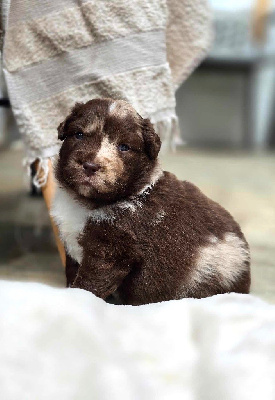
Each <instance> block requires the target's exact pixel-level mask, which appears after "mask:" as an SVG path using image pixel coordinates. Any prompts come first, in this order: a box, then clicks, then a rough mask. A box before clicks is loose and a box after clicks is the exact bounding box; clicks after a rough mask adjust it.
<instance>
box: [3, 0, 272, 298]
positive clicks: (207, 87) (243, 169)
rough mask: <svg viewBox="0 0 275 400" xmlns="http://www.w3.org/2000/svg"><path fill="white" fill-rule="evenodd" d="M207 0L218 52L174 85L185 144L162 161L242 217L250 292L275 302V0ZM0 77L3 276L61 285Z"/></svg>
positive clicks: (55, 256)
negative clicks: (248, 250)
mask: <svg viewBox="0 0 275 400" xmlns="http://www.w3.org/2000/svg"><path fill="white" fill-rule="evenodd" d="M259 4H260V5H259ZM210 5H211V7H212V9H213V25H214V41H213V45H212V48H211V51H210V53H209V54H208V57H207V58H206V59H205V60H204V62H203V63H202V64H201V65H200V66H199V67H198V68H197V69H196V71H195V72H194V73H193V74H192V75H191V76H190V77H189V78H188V79H187V81H186V82H185V83H184V84H183V85H182V86H181V87H180V88H179V90H178V91H177V115H178V117H179V121H180V127H181V135H182V139H183V141H184V145H182V146H180V147H179V148H178V149H177V151H176V152H175V153H174V152H173V153H172V152H167V153H165V154H163V155H162V163H163V167H164V169H166V170H169V171H172V172H174V173H175V174H176V175H177V176H178V177H179V178H181V179H186V180H190V181H192V182H193V183H195V184H196V185H197V186H199V187H200V189H201V190H202V191H203V192H204V193H205V194H206V195H208V196H209V197H211V198H212V199H214V200H216V201H217V202H219V203H220V204H221V205H222V206H224V207H225V208H226V209H227V210H229V211H230V213H231V214H232V215H233V216H234V217H235V219H236V220H237V221H238V222H239V223H240V225H241V227H242V230H243V232H244V234H245V236H246V237H247V240H248V242H249V244H250V247H251V253H252V293H254V294H256V295H258V296H260V297H261V298H263V299H265V300H268V301H269V302H273V303H275V206H274V205H275V185H274V182H275V157H274V146H275V113H274V110H275V3H274V2H272V1H268V0H265V1H262V2H258V1H254V0H253V1H252V0H250V1H249V0H238V1H236V0H231V1H230V2H229V1H219V0H211V1H210ZM259 7H260V8H259ZM261 7H262V8H261ZM0 86H1V89H0V98H1V107H0V188H1V189H0V190H1V193H0V222H1V225H0V229H1V232H0V243H1V244H0V279H14V280H28V281H37V282H44V283H47V284H50V285H54V286H61V287H63V286H64V284H65V279H64V271H63V267H62V265H61V262H60V258H59V255H58V253H57V250H56V246H55V241H54V237H53V234H52V230H51V227H50V221H49V217H48V213H47V210H46V207H45V203H44V201H43V199H42V197H41V196H40V194H39V192H37V190H35V189H34V188H33V187H32V185H31V184H30V179H28V177H26V171H25V170H24V169H23V167H22V159H23V157H24V151H23V146H22V142H21V140H20V136H19V133H18V129H17V127H16V123H15V120H14V118H13V115H12V112H11V109H10V107H9V99H8V96H7V92H6V89H5V83H4V80H3V75H1V76H0Z"/></svg>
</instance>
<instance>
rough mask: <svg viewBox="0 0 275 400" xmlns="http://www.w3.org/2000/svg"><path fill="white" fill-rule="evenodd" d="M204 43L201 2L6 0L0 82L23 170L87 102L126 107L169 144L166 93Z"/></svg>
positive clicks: (169, 97) (54, 144)
mask: <svg viewBox="0 0 275 400" xmlns="http://www.w3.org/2000/svg"><path fill="white" fill-rule="evenodd" d="M210 37H211V30H210V28H209V11H208V8H207V5H206V0H184V1H179V0H168V1H167V2H166V0H150V1H148V0H131V1H130V0H120V1H117V0H109V1H99V0H89V1H87V0H86V1H85V0H82V1H76V0H59V1H52V0H44V1H35V0H11V1H10V7H9V12H8V15H7V18H6V22H5V35H4V49H3V63H4V73H5V77H6V82H7V86H8V91H9V97H10V100H11V103H12V108H13V111H14V114H15V117H16V119H17V122H18V125H19V128H20V131H21V133H22V135H23V138H24V142H25V144H26V150H27V157H28V160H29V162H31V161H33V160H34V159H36V158H40V159H41V160H43V159H46V158H47V157H50V156H52V155H54V154H56V153H57V151H58V149H59V143H58V141H57V134H56V127H57V126H58V124H59V123H60V122H61V121H62V120H63V118H64V117H65V116H66V114H67V113H68V112H69V110H70V108H71V107H72V106H73V105H74V103H75V102H76V101H84V102H85V101H87V100H89V99H91V98H95V97H114V98H119V99H125V100H127V101H128V102H130V103H131V104H132V105H133V106H134V107H135V108H136V109H137V110H138V112H139V113H140V114H141V115H143V116H144V117H149V118H150V119H151V120H152V122H153V123H154V124H155V127H156V130H157V131H158V133H159V134H160V136H161V138H162V140H163V141H164V143H170V144H171V143H173V142H174V141H175V138H176V135H177V117H176V115H175V89H176V88H177V87H178V85H179V84H180V83H181V82H182V81H183V80H184V79H185V78H186V77H187V76H188V74H189V73H190V72H191V71H192V70H193V68H194V67H195V66H196V64H197V63H198V62H199V60H200V59H201V58H202V57H203V56H204V54H205V52H206V50H207V48H208V46H209V42H210ZM166 44H167V51H166Z"/></svg>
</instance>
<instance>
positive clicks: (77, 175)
mask: <svg viewBox="0 0 275 400" xmlns="http://www.w3.org/2000/svg"><path fill="white" fill-rule="evenodd" d="M58 138H59V139H60V140H62V141H63V143H62V146H61V149H60V153H59V159H58V162H57V166H56V177H57V179H58V181H59V182H60V183H61V184H62V185H63V186H64V187H66V188H67V189H70V190H73V191H74V192H75V194H77V195H78V196H80V197H82V198H86V199H87V200H88V199H90V200H92V201H95V202H112V201H116V200H118V199H120V198H123V197H126V196H129V195H132V194H135V193H137V192H138V191H139V190H140V189H141V188H142V187H143V186H144V185H145V184H146V183H148V182H149V181H150V175H151V174H152V171H153V169H154V167H155V165H156V160H157V156H158V152H159V149H160V145H161V142H160V138H159V136H158V135H157V134H156V133H155V131H154V128H153V126H152V124H151V123H150V121H149V120H148V119H143V118H142V117H141V116H140V115H139V114H138V113H137V112H136V111H135V110H134V109H133V107H132V106H131V105H130V104H128V103H126V102H125V101H122V100H112V99H94V100H91V101H88V102H87V103H86V104H79V103H77V104H76V105H75V107H74V108H73V109H72V111H71V113H70V115H69V116H68V117H67V118H66V119H65V120H64V121H63V122H62V123H61V124H60V125H59V127H58Z"/></svg>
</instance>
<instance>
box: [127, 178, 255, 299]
mask: <svg viewBox="0 0 275 400" xmlns="http://www.w3.org/2000/svg"><path fill="white" fill-rule="evenodd" d="M133 220H136V221H135V222H134V221H133V225H132V226H133V227H134V229H135V231H136V236H137V238H138V246H139V248H140V250H141V254H143V263H142V265H141V267H140V269H136V270H135V271H133V272H132V274H130V275H129V277H127V278H126V279H125V282H124V283H123V284H122V287H121V289H120V290H121V292H122V297H123V296H124V298H125V300H126V302H127V303H128V302H129V303H131V304H135V301H136V300H135V299H139V301H137V303H138V304H142V303H147V302H156V301H161V300H169V299H179V298H182V297H195V298H201V297H207V296H211V295H214V294H218V293H225V292H232V291H234V292H240V293H248V291H249V287H250V271H249V249H248V245H247V242H246V240H245V238H244V236H243V233H242V232H241V229H240V227H239V225H238V224H237V223H236V222H235V221H234V219H233V218H232V216H231V215H230V214H229V213H228V212H227V211H226V210H224V209H223V208H222V207H221V206H220V205H219V204H217V203H215V202H214V201H212V200H210V199H209V198H207V197H206V196H205V195H204V194H203V193H202V192H201V191H200V190H199V189H198V188H197V187H196V186H195V185H193V184H191V183H189V182H186V181H184V182H182V181H179V180H178V179H177V178H176V177H175V176H174V175H173V174H170V173H168V172H165V173H164V175H163V177H162V178H161V179H160V180H159V182H157V184H156V185H155V187H154V188H153V190H152V191H151V193H150V195H149V196H148V197H147V198H146V199H144V201H143V204H142V207H141V208H140V209H139V210H137V211H136V213H133Z"/></svg>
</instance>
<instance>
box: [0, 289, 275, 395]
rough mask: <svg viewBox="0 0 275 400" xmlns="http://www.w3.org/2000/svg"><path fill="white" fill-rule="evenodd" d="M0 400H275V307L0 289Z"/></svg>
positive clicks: (243, 299)
mask: <svg viewBox="0 0 275 400" xmlns="http://www.w3.org/2000/svg"><path fill="white" fill-rule="evenodd" d="M0 310H1V311H0V314H1V315H0V360H1V362H0V388H1V389H0V391H1V396H0V397H1V399H3V400H17V399H18V400H30V399H31V400H32V399H37V400H52V399H58V400H73V399H77V400H83V399H87V400H88V399H89V400H90V399H93V400H97V399H98V400H109V399H117V400H118V399H119V400H121V399H123V400H124V399H125V400H132V399H133V400H134V399H135V400H139V399H142V400H147V399H148V400H153V399H157V400H164V399H165V400H166V399H167V400H168V399H169V400H177V399H184V400H191V399H192V400H193V399H194V400H195V399H198V400H246V399H247V400H253V399H257V400H258V399H263V400H273V399H274V398H275V397H274V394H275V379H274V378H275V306H271V305H268V304H266V303H264V302H263V301H261V300H259V299H257V298H255V297H253V296H250V295H237V294H228V295H219V296H214V297H212V298H208V299H203V300H193V299H184V300H180V301H170V302H164V303H160V304H152V305H147V306H141V307H131V306H113V305H109V304H106V303H104V302H103V301H102V300H100V299H98V298H96V297H95V296H94V295H92V294H91V293H89V292H85V291H82V290H80V289H55V288H51V287H48V286H44V285H41V284H33V283H17V282H16V283H12V282H4V281H2V282H0Z"/></svg>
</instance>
